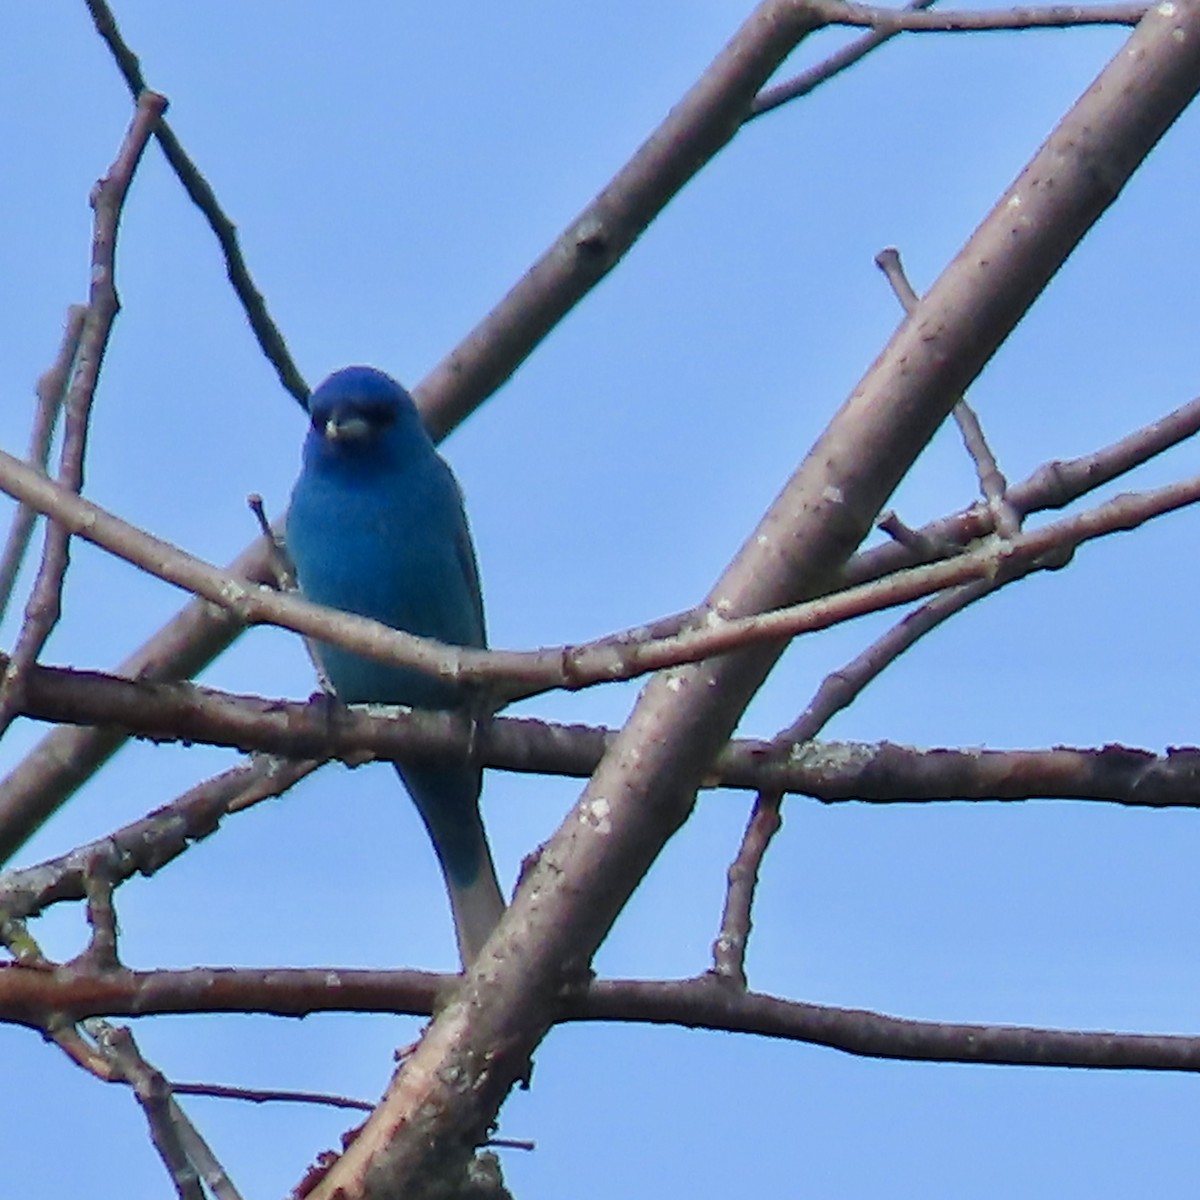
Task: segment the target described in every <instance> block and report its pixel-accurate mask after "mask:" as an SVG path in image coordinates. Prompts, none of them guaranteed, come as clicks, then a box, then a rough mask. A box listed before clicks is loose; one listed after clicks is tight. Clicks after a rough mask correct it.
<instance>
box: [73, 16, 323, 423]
mask: <svg viewBox="0 0 1200 1200" xmlns="http://www.w3.org/2000/svg"><path fill="white" fill-rule="evenodd" d="M87 6H88V11H89V12H90V13H91V14H92V21H93V22H94V23H95V26H96V32H97V33H98V34H99V35H100V36H101V37H102V38H103V39H104V42H105V44H106V45H107V46H108V48H109V50H110V51H111V52H112V56H113V59H114V60H115V61H116V64H117V69H118V70H119V71H120V72H121V75H122V76H123V77H124V79H125V83H126V85H127V86H128V88H129V91H130V93H131V94H132V95H133V98H134V100H135V101H137V100H138V99H140V97H141V95H142V93H143V92H145V91H146V90H147V88H146V80H145V79H144V78H143V76H142V67H141V63H139V62H138V58H137V55H136V54H134V53H133V51H132V50H130V48H129V47H128V46H127V45H126V44H125V40H124V38H122V37H121V31H120V30H119V29H118V28H117V22H116V18H115V17H114V16H113V14H112V9H110V8H109V6H108V5H107V4H106V3H105V0H87ZM156 133H157V137H158V144H159V145H160V146H161V147H162V150H163V154H164V155H166V159H167V162H169V163H170V164H171V169H172V170H173V171H174V172H175V174H176V175H177V176H178V177H179V182H180V183H182V184H183V187H184V190H185V191H186V192H187V194H188V196H189V197H190V198H191V201H192V203H193V204H195V206H196V207H197V208H198V209H199V210H200V211H201V212H202V213H203V214H204V217H205V219H206V220H207V221H208V224H209V228H210V229H211V230H212V231H213V233H214V234H215V235H216V238H217V242H218V243H219V244H220V247H221V253H222V254H224V256H225V269H226V271H227V273H228V275H229V282H230V283H231V284H232V285H233V290H234V292H235V293H236V294H237V298H238V300H239V301H241V305H242V309H243V311H244V312H245V314H246V319H247V320H248V321H249V322H250V328H251V329H252V330H253V331H254V336H255V337H256V338H257V339H258V344H259V347H260V348H261V349H262V352H263V354H264V355H265V356H266V359H267V361H268V362H269V363H270V364H271V365H272V366H273V367H274V368H275V372H276V374H277V375H278V376H279V382H280V383H282V384H283V386H284V388H285V389H286V390H287V391H289V392H290V393H291V394H292V395H293V396H294V397H295V398H296V400H297V401H299V403H300V404H301V405H302V406H303V405H306V404H307V403H308V384H307V383H305V382H304V377H303V376H302V375H301V374H300V371H299V369H298V368H297V367H296V364H295V362H293V360H292V356H291V354H290V353H289V351H288V348H287V343H286V342H285V341H284V340H283V334H282V333H280V332H279V327H278V326H277V325H276V324H275V322H274V321H273V320H272V319H271V315H270V313H269V312H267V306H266V302H265V301H264V300H263V297H262V293H261V292H260V291H259V290H258V288H257V287H255V285H254V280H253V279H252V278H251V276H250V270H249V268H248V267H247V266H246V260H245V259H244V258H243V257H242V251H241V247H240V246H239V245H238V237H237V226H236V225H234V223H233V222H232V221H231V220H230V219H229V217H228V216H227V215H226V214H225V211H224V210H223V209H222V208H221V205H220V203H219V202H218V200H217V196H216V193H215V192H214V191H213V190H212V187H211V186H210V184H209V182H208V180H207V179H205V178H204V176H203V175H201V174H200V170H199V168H198V167H197V166H196V164H195V163H194V162H192V160H191V158H190V157H189V156H188V154H187V151H185V150H184V148H183V146H182V145H180V143H179V139H178V138H177V137H176V136H175V134H174V132H173V131H172V130H171V128H170V126H169V125H168V124H167V122H166V121H162V122H161V123H160V124H159V127H158V130H157V131H156Z"/></svg>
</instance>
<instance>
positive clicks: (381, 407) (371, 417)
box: [363, 404, 396, 429]
mask: <svg viewBox="0 0 1200 1200" xmlns="http://www.w3.org/2000/svg"><path fill="white" fill-rule="evenodd" d="M363 417H365V418H366V420H367V422H368V423H369V424H371V425H373V426H374V427H375V428H376V429H386V428H387V427H388V426H389V425H394V424H395V423H396V409H395V406H394V405H391V404H371V405H368V406H367V407H366V408H364V409H363Z"/></svg>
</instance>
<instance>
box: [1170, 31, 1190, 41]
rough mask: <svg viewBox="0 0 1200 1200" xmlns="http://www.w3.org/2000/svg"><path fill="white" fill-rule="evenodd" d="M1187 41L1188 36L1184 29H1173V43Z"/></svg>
mask: <svg viewBox="0 0 1200 1200" xmlns="http://www.w3.org/2000/svg"><path fill="white" fill-rule="evenodd" d="M1186 40H1187V34H1186V33H1184V32H1183V30H1182V29H1172V30H1171V41H1173V42H1183V41H1186Z"/></svg>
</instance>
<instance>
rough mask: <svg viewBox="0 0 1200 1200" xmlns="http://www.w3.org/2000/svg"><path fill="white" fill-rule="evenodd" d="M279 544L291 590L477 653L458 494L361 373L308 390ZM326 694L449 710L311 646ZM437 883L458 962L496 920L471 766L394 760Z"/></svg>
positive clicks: (406, 422)
mask: <svg viewBox="0 0 1200 1200" xmlns="http://www.w3.org/2000/svg"><path fill="white" fill-rule="evenodd" d="M308 411H309V416H310V417H311V420H312V425H311V428H310V429H309V431H308V438H307V440H306V441H305V443H304V456H303V467H302V469H301V471H300V477H299V479H297V481H296V486H295V488H294V489H293V491H292V500H291V507H290V509H289V511H288V516H287V527H286V543H287V549H288V552H289V553H290V555H291V558H292V562H293V563H294V564H295V567H296V575H297V578H298V581H299V584H300V591H301V593H302V594H303V595H304V596H306V597H307V598H308V599H309V600H314V601H316V602H317V603H318V604H325V605H328V606H330V607H331V608H340V609H344V610H345V611H347V612H352V613H359V614H360V615H362V616H365V617H373V618H374V619H375V620H377V621H382V622H384V623H385V624H388V625H391V626H392V627H393V628H396V629H403V630H406V631H407V632H409V633H416V634H420V635H422V636H424V637H431V638H437V639H438V640H439V641H442V642H449V643H452V644H454V645H459V646H478V647H483V646H485V645H486V634H485V631H484V620H483V599H482V596H481V593H480V590H479V571H478V567H477V566H476V562H475V550H474V547H473V546H472V544H471V534H470V530H469V529H468V526H467V518H466V514H465V512H464V510H463V501H462V494H461V492H460V491H459V488H458V483H457V481H456V480H455V478H454V475H453V474H452V473H451V471H450V468H449V467H448V466H447V465H446V463H445V462H444V461H443V460H442V459H441V458H440V457H439V456H438V454H437V451H436V450H434V448H433V442H432V441H431V440H430V438H429V434H428V433H426V431H425V427H424V426H423V425H422V424H421V417H420V414H419V413H418V412H417V408H416V405H415V404H414V403H413V400H412V397H411V396H410V395H409V394H408V392H406V391H405V390H404V388H402V387H401V386H400V385H399V384H398V383H397V382H396V381H395V380H394V379H392V378H390V377H389V376H387V375H385V374H384V373H383V372H382V371H377V370H375V369H374V368H372V367H346V368H345V369H344V370H341V371H337V372H335V373H334V374H333V375H331V376H330V377H329V378H328V379H326V380H325V382H324V383H322V384H321V386H320V387H318V388H317V390H316V391H315V392H313V394H312V396H311V398H310V399H309V403H308ZM315 649H316V653H317V656H318V658H319V659H320V662H321V666H322V667H323V668H324V671H325V674H326V675H327V676H328V678H329V681H330V683H332V684H333V687H334V690H335V691H336V693H337V696H338V699H339V700H341V701H343V702H344V703H347V704H363V703H376V704H405V705H409V706H412V707H414V708H429V709H450V708H454V707H456V706H458V705H460V704H461V703H462V697H461V695H460V694H458V693H457V692H456V690H455V689H454V688H453V687H452V686H451V685H449V684H446V683H444V682H442V681H440V680H437V679H434V678H432V677H431V676H429V675H423V674H421V673H420V672H417V671H414V670H411V669H405V668H402V667H392V666H386V665H385V664H383V663H380V662H374V661H372V660H371V659H369V658H362V657H360V656H359V655H357V654H352V653H350V652H349V651H347V650H341V649H339V648H338V647H336V646H332V645H329V644H326V643H318V644H317V645H316V647H315ZM396 770H397V771H398V772H399V773H400V778H401V779H402V780H403V781H404V784H405V786H406V787H407V788H408V791H409V794H410V795H411V796H412V798H413V800H414V801H415V802H416V805H417V809H418V810H419V811H420V814H421V817H422V818H423V820H424V822H425V826H426V828H427V829H428V830H429V836H430V838H431V839H432V841H433V847H434V850H435V851H436V852H437V856H438V860H439V862H440V863H441V868H442V874H443V875H444V876H445V880H446V889H447V891H448V892H449V894H450V905H451V908H452V910H453V913H454V925H455V932H456V934H457V937H458V948H459V954H460V956H461V958H462V961H463V965H464V966H469V965H470V963H471V961H472V960H473V959H474V958H475V956H476V955H477V954H478V953H479V950H480V947H481V946H482V945H483V943H484V942H485V941H486V940H487V937H488V935H489V934H490V933H491V931H492V929H493V928H494V927H495V925H496V922H497V921H498V920H499V919H500V915H501V914H502V913H503V911H504V900H503V899H502V897H501V894H500V888H499V886H498V884H497V882H496V869H495V867H494V866H493V864H492V855H491V851H490V850H489V848H488V844H487V839H486V837H485V835H484V830H483V822H482V820H481V818H480V815H479V790H480V784H481V777H482V772H481V770H480V768H479V767H478V766H477V765H475V764H474V763H471V762H439V763H428V762H425V763H420V764H412V765H409V764H397V765H396Z"/></svg>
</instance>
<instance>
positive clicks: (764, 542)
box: [754, 533, 771, 546]
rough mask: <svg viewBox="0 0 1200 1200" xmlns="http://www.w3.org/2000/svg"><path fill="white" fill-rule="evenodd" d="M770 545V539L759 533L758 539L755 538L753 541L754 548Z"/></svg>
mask: <svg viewBox="0 0 1200 1200" xmlns="http://www.w3.org/2000/svg"><path fill="white" fill-rule="evenodd" d="M770 543H771V539H770V538H769V537H767V535H766V534H765V533H760V534H759V535H758V537H756V538H755V539H754V544H755V545H756V546H768V545H770Z"/></svg>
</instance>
